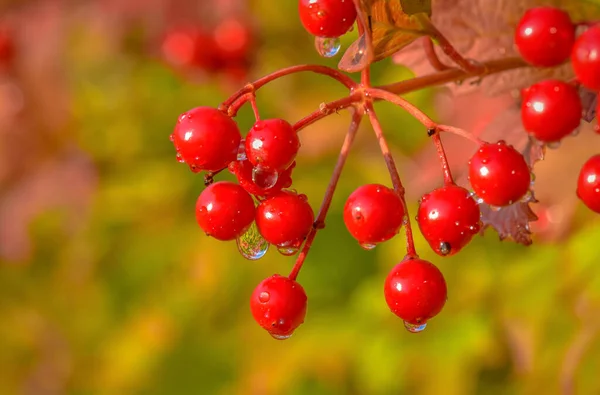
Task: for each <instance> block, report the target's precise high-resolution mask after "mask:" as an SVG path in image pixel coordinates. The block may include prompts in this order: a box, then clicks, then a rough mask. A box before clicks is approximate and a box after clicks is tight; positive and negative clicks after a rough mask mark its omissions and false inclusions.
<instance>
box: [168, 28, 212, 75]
mask: <svg viewBox="0 0 600 395" xmlns="http://www.w3.org/2000/svg"><path fill="white" fill-rule="evenodd" d="M161 51H162V56H163V58H164V59H165V61H166V62H167V63H169V64H170V65H171V66H173V67H178V68H179V67H182V68H197V69H201V70H206V71H216V70H217V69H218V68H219V67H220V59H219V50H218V48H217V45H216V43H215V41H214V39H213V37H212V36H211V35H210V34H209V33H207V32H205V31H203V30H201V29H199V28H196V27H179V28H175V29H172V30H170V31H168V32H167V33H166V34H165V36H164V38H163V40H162V44H161Z"/></svg>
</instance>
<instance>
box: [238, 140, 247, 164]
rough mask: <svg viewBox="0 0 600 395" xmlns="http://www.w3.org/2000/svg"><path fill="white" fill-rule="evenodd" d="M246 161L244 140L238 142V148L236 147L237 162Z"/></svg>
mask: <svg viewBox="0 0 600 395" xmlns="http://www.w3.org/2000/svg"><path fill="white" fill-rule="evenodd" d="M246 159H247V157H246V140H245V139H242V140H241V141H240V146H239V147H238V153H237V160H239V161H244V160H246Z"/></svg>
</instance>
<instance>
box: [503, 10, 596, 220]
mask: <svg viewBox="0 0 600 395" xmlns="http://www.w3.org/2000/svg"><path fill="white" fill-rule="evenodd" d="M583 27H584V28H585V31H583V33H581V34H580V35H579V36H578V37H577V36H576V30H577V26H576V24H574V23H573V22H572V21H571V18H570V17H569V14H567V13H566V12H564V11H562V10H560V9H557V8H554V7H537V8H532V9H530V10H528V11H527V12H526V13H525V14H524V15H523V17H522V18H521V20H520V22H519V24H518V25H517V29H516V33H515V44H516V45H517V48H518V49H519V52H520V53H521V55H522V56H523V59H525V60H526V61H527V62H528V63H530V64H531V65H533V66H537V67H552V66H558V65H560V64H562V63H564V62H566V61H568V60H570V61H571V65H572V66H573V70H574V71H575V77H576V80H575V81H573V82H572V83H567V82H563V81H559V80H553V79H550V80H545V81H540V82H538V83H536V84H533V85H531V86H530V87H529V88H527V89H524V90H523V92H522V105H521V117H522V121H523V127H524V128H525V130H526V131H527V132H528V133H529V135H530V136H532V137H533V138H534V139H536V140H537V141H539V142H540V143H542V144H547V145H548V146H549V147H551V148H554V147H558V146H559V144H560V141H561V140H562V139H563V138H565V137H567V136H569V135H576V134H577V133H578V128H579V124H580V122H581V116H582V111H583V106H582V103H581V99H580V95H579V89H578V88H579V87H580V86H582V87H585V88H587V89H589V90H592V91H595V92H599V91H600V25H598V24H592V25H591V26H587V25H585V24H584V25H583ZM598 105H599V106H600V103H599V104H598ZM597 163H598V161H597V160H596V161H594V158H592V159H590V160H589V161H588V162H587V163H586V164H585V165H584V167H583V168H582V169H581V173H580V176H579V184H578V189H577V194H578V196H579V197H580V199H581V200H582V201H583V203H584V204H585V205H586V206H588V207H589V208H590V209H591V210H593V211H596V212H600V210H598V201H599V200H600V188H599V187H598V185H599V184H598V183H594V181H592V182H591V183H590V182H587V180H588V178H589V177H587V176H586V175H588V174H592V173H593V174H595V173H594V170H593V169H596V170H595V172H596V173H597V171H598V164H597ZM590 171H591V172H592V173H590ZM592 178H594V177H591V178H590V179H592ZM584 180H585V181H584ZM586 182H587V183H586Z"/></svg>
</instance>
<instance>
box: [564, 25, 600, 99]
mask: <svg viewBox="0 0 600 395" xmlns="http://www.w3.org/2000/svg"><path fill="white" fill-rule="evenodd" d="M571 63H572V65H573V70H575V75H576V76H577V79H578V80H579V82H581V83H582V84H583V85H584V86H585V87H587V88H589V89H591V90H595V91H600V25H595V26H593V27H590V28H589V29H588V30H586V31H585V32H584V33H582V34H581V35H580V36H579V37H578V38H577V41H575V45H574V46H573V52H572V53H571Z"/></svg>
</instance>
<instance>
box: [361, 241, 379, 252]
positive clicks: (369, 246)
mask: <svg viewBox="0 0 600 395" xmlns="http://www.w3.org/2000/svg"><path fill="white" fill-rule="evenodd" d="M359 245H360V246H361V248H362V249H364V250H367V251H371V250H372V249H373V248H375V247H377V244H371V243H359Z"/></svg>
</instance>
